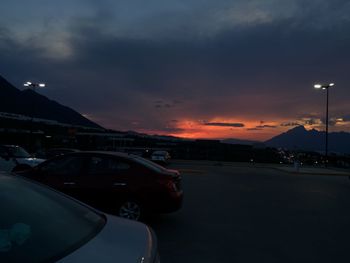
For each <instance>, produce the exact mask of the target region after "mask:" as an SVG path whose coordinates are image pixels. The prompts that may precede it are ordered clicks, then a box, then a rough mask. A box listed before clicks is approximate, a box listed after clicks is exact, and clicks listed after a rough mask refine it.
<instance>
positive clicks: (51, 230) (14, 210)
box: [0, 174, 105, 262]
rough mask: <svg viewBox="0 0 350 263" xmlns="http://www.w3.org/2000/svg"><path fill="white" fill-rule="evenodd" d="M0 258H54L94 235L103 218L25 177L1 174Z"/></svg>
mask: <svg viewBox="0 0 350 263" xmlns="http://www.w3.org/2000/svg"><path fill="white" fill-rule="evenodd" d="M0 213H1V217H0V262H54V261H57V260H59V259H60V258H62V257H64V256H66V255H67V254H69V253H71V252H72V251H74V250H75V249H77V248H78V247H80V246H82V245H83V244H85V243H86V242H87V241H88V240H90V239H91V238H92V237H94V236H95V235H96V234H97V233H98V232H99V231H100V230H101V229H102V227H103V226H104V224H105V219H104V217H102V216H101V215H99V214H97V213H95V212H94V211H92V210H90V209H89V208H87V207H85V206H83V205H81V204H79V203H77V202H75V201H73V200H71V199H69V198H66V197H64V196H63V195H60V194H58V193H56V192H54V191H52V190H49V189H47V188H44V187H42V186H39V185H37V184H34V183H30V182H29V181H27V180H25V179H21V178H18V177H13V176H7V175H1V174H0Z"/></svg>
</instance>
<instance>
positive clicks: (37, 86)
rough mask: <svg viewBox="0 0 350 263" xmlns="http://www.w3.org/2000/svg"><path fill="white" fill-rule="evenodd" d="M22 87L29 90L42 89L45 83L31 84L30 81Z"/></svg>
mask: <svg viewBox="0 0 350 263" xmlns="http://www.w3.org/2000/svg"><path fill="white" fill-rule="evenodd" d="M23 86H24V87H29V88H33V89H35V88H44V87H45V86H46V85H45V83H32V82H30V81H27V82H26V83H24V84H23Z"/></svg>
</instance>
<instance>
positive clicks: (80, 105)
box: [0, 0, 350, 140]
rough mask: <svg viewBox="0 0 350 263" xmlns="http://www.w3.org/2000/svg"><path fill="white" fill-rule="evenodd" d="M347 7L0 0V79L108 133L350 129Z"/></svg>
mask: <svg viewBox="0 0 350 263" xmlns="http://www.w3.org/2000/svg"><path fill="white" fill-rule="evenodd" d="M349 14H350V1H349V0H347V1H342V0H332V1H330V0H312V1H310V0H285V1H283V0H266V1H265V0H253V1H249V0H237V1H226V0H211V1H209V0H201V1H199V0H177V1H165V0H148V1H144V0H128V1H113V0H109V1H107V0H103V1H92V0H90V1H86V0H84V1H83V0H81V1H78V0H76V1H72V0H61V1H56V2H55V5H54V4H53V2H52V1H46V0H32V1H17V0H2V1H1V7H0V74H1V75H3V76H4V77H5V78H7V79H8V80H9V81H10V82H12V83H13V84H15V85H16V86H17V87H19V88H22V84H23V83H24V82H25V81H27V80H31V81H43V82H46V83H47V88H45V89H43V90H41V91H39V92H40V93H41V94H43V95H46V96H48V97H49V98H51V99H55V100H57V101H58V102H60V103H62V104H64V105H67V106H70V107H72V108H74V109H76V110H78V111H79V112H81V113H82V114H84V115H85V116H87V117H88V118H90V119H91V120H93V121H96V122H97V123H99V124H101V125H103V126H105V127H107V128H113V129H117V130H136V131H139V132H147V133H152V134H155V133H157V134H171V135H177V136H184V137H191V138H194V137H201V138H229V137H235V138H245V139H257V140H264V139H268V138H270V137H272V136H273V135H276V134H278V133H280V132H282V131H285V130H288V129H290V128H292V127H293V126H295V125H299V124H304V125H306V127H307V128H317V129H323V119H324V115H325V93H324V92H323V91H321V90H315V89H313V84H314V83H315V82H323V83H329V82H335V83H336V86H335V87H334V88H332V90H331V91H330V95H331V97H330V103H331V104H330V115H331V124H332V127H331V131H337V130H345V131H350V122H349V121H350V109H349V101H350V92H349V89H348V86H347V83H348V82H350V80H349V77H348V76H349V69H350V67H349V66H350V15H349Z"/></svg>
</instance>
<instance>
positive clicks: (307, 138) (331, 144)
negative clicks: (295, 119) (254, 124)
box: [264, 125, 350, 154]
mask: <svg viewBox="0 0 350 263" xmlns="http://www.w3.org/2000/svg"><path fill="white" fill-rule="evenodd" d="M325 138H326V132H324V131H317V130H315V129H312V130H307V129H305V127H304V126H302V125H300V126H297V127H295V128H293V129H290V130H288V131H286V132H283V133H281V134H279V135H277V136H275V137H273V138H271V139H269V140H267V141H265V142H264V143H265V144H266V145H267V146H270V147H275V148H287V149H289V150H307V151H317V152H325V140H326V139H325ZM328 150H329V152H335V153H347V154H349V153H350V133H348V132H344V131H341V132H330V133H329V134H328Z"/></svg>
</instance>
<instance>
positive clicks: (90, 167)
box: [20, 152, 183, 220]
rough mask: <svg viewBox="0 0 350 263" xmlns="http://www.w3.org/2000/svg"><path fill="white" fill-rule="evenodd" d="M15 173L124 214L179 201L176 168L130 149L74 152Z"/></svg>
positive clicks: (176, 205) (163, 208)
mask: <svg viewBox="0 0 350 263" xmlns="http://www.w3.org/2000/svg"><path fill="white" fill-rule="evenodd" d="M20 174H21V175H22V176H25V177H28V178H31V179H33V180H36V181H39V182H41V183H44V184H46V185H49V186H50V187H52V188H55V189H57V190H59V191H61V192H63V193H65V194H68V195H70V196H73V197H75V198H77V199H79V200H81V201H83V202H85V203H87V204H89V205H91V206H93V207H96V208H98V209H100V210H102V211H105V212H107V213H112V214H116V215H119V216H121V217H124V218H128V219H134V220H139V219H140V217H141V216H142V215H144V214H145V213H148V212H151V213H169V212H174V211H177V210H178V209H180V208H181V205H182V199H183V191H182V187H181V176H180V173H179V172H178V171H176V170H169V169H166V168H164V167H162V166H160V165H157V164H155V163H153V162H151V161H149V160H146V159H144V158H142V157H139V156H135V155H128V154H123V153H115V152H75V153H70V154H66V155H62V156H58V157H55V158H53V159H50V160H47V161H45V162H43V163H41V164H40V165H38V166H36V167H34V168H32V169H31V170H27V171H24V172H21V173H20Z"/></svg>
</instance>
